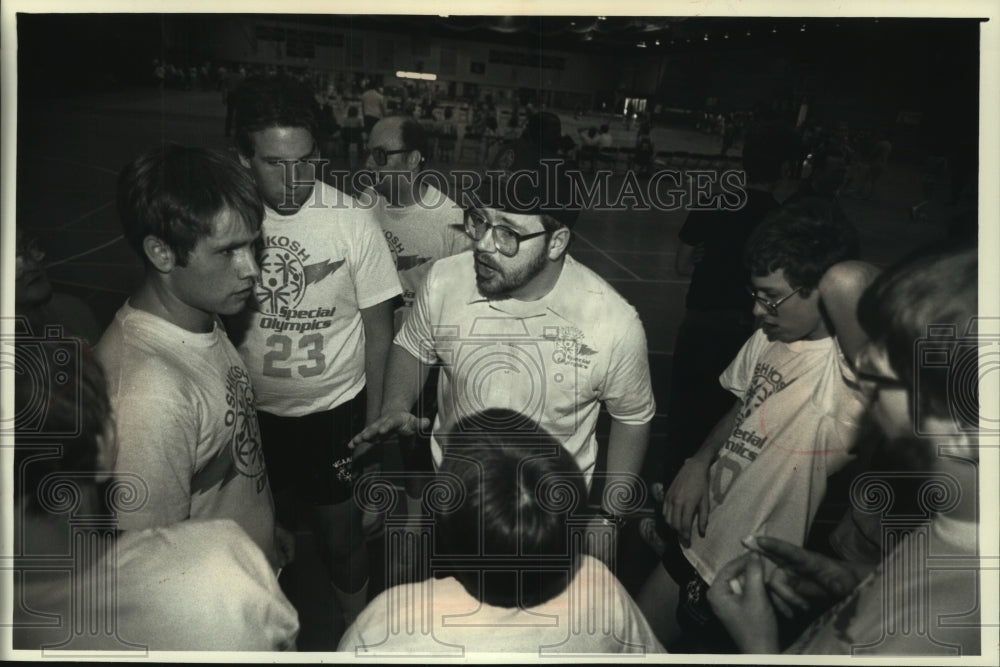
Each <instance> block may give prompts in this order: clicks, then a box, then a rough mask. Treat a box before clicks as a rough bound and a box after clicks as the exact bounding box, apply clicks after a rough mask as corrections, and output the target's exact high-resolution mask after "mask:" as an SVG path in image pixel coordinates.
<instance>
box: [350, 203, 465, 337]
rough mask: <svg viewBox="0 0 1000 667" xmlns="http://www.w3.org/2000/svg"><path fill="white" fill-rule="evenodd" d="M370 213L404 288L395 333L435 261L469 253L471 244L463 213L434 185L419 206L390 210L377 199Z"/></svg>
mask: <svg viewBox="0 0 1000 667" xmlns="http://www.w3.org/2000/svg"><path fill="white" fill-rule="evenodd" d="M370 196H372V197H374V196H376V195H374V194H372V195H370ZM373 211H374V214H375V218H376V219H377V220H378V222H379V225H381V227H382V231H383V233H384V234H385V240H386V242H387V243H388V244H389V251H390V252H391V253H392V257H393V259H394V260H395V262H396V274H397V275H398V276H399V283H400V285H402V288H403V306H402V307H401V308H399V309H398V310H397V311H396V327H395V331H397V332H398V331H399V328H400V327H401V326H402V324H403V321H404V320H405V319H406V316H407V315H408V314H409V310H410V308H411V307H412V306H413V300H414V299H415V298H416V295H417V290H418V289H420V286H421V285H423V283H424V279H425V278H426V277H427V273H428V272H429V271H430V270H431V266H433V264H434V261H435V260H438V259H441V258H442V257H448V256H450V255H456V254H458V253H460V252H463V251H464V250H468V249H469V248H470V247H471V245H472V240H471V239H470V238H469V236H468V235H467V234H466V233H465V232H464V231H463V221H464V218H463V216H464V214H463V211H462V209H461V208H459V206H458V204H456V203H455V202H454V201H452V200H451V198H450V197H448V195H446V194H444V193H443V192H441V191H440V190H438V189H437V188H435V187H434V186H433V185H429V184H428V185H427V188H426V190H425V191H424V194H423V196H422V199H421V202H420V203H417V204H411V205H410V206H399V207H393V206H389V204H388V203H387V202H386V199H385V198H384V197H378V200H377V202H376V205H375V208H374V209H373Z"/></svg>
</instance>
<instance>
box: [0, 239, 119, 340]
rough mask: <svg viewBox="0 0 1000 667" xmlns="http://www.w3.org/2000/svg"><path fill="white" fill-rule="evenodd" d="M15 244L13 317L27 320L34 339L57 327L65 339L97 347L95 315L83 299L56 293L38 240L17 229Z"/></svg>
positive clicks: (97, 328) (98, 329) (98, 330)
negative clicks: (76, 339) (49, 328)
mask: <svg viewBox="0 0 1000 667" xmlns="http://www.w3.org/2000/svg"><path fill="white" fill-rule="evenodd" d="M15 244H16V247H15V262H16V264H15V265H14V314H15V315H17V316H18V317H23V318H25V319H26V320H27V322H28V326H29V329H30V333H31V334H32V335H35V336H45V335H46V329H47V328H48V327H50V326H53V325H57V326H60V327H62V335H63V336H70V337H73V338H78V339H80V340H82V341H84V342H86V343H89V344H91V345H93V344H96V343H97V340H98V339H99V338H100V337H101V330H100V328H99V327H98V325H97V320H96V318H95V317H94V313H93V311H91V309H90V306H88V305H87V304H86V302H85V301H83V300H82V299H80V298H78V297H75V296H73V295H71V294H65V293H63V292H56V291H55V290H54V289H53V287H52V283H51V282H50V281H49V277H48V274H47V273H46V271H45V265H44V264H42V262H43V261H44V259H45V251H44V250H43V249H42V246H41V244H40V243H39V242H38V239H37V237H35V236H34V235H33V234H31V233H30V232H27V231H22V230H20V229H18V230H17V231H16V232H15Z"/></svg>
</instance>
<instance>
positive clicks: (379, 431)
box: [350, 345, 430, 457]
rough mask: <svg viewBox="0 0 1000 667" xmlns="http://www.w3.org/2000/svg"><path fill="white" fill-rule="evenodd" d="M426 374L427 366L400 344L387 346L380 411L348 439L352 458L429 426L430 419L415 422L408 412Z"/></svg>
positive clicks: (415, 418) (428, 370)
mask: <svg viewBox="0 0 1000 667" xmlns="http://www.w3.org/2000/svg"><path fill="white" fill-rule="evenodd" d="M429 372H430V369H429V368H428V366H427V364H425V363H424V362H422V361H421V360H420V359H418V358H416V357H415V356H413V355H412V354H410V353H409V352H408V351H407V350H405V349H404V348H402V347H400V346H399V345H390V350H389V361H388V363H387V364H386V373H385V377H386V378H388V381H387V382H386V384H385V391H384V395H383V397H382V401H381V412H380V414H379V416H378V418H377V419H375V420H374V421H372V422H371V423H370V424H369V425H368V426H367V427H366V428H365V430H363V431H362V432H361V433H358V434H357V435H356V436H354V438H353V439H352V440H351V445H350V446H351V447H352V448H353V449H354V456H356V457H357V456H361V455H362V454H364V453H365V452H366V451H368V450H369V449H371V447H372V446H373V445H375V444H377V443H379V442H381V441H382V440H384V439H385V438H387V437H389V436H392V435H396V434H397V433H398V434H402V435H412V434H413V433H416V431H417V429H418V428H428V427H429V426H430V420H429V419H426V418H424V419H418V418H417V417H416V416H414V415H413V414H412V413H411V412H410V410H411V409H412V408H413V404H414V403H415V402H416V401H417V397H418V396H419V395H420V390H421V388H422V387H423V386H424V383H425V382H426V381H427V375H428V373H429Z"/></svg>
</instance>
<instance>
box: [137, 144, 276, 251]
mask: <svg viewBox="0 0 1000 667" xmlns="http://www.w3.org/2000/svg"><path fill="white" fill-rule="evenodd" d="M227 209H228V210H231V211H233V212H234V213H236V214H237V215H238V216H239V217H240V218H241V219H242V220H243V221H244V222H245V223H246V225H247V226H248V227H250V228H251V229H253V230H257V229H258V228H259V227H260V224H261V221H262V220H263V219H264V204H263V203H262V202H261V200H260V197H259V196H258V194H257V187H256V186H255V185H254V182H253V178H252V177H251V176H250V174H249V172H248V171H247V170H246V169H244V168H243V167H241V166H240V165H239V163H237V162H236V161H235V160H233V159H232V158H230V157H229V156H227V155H225V154H223V153H220V152H218V151H212V150H209V149H206V148H190V147H186V146H179V145H177V144H167V145H166V146H163V147H160V148H155V149H153V150H150V151H147V152H145V153H143V154H142V155H140V156H139V157H137V158H136V159H134V160H133V161H132V162H130V163H129V164H127V165H126V166H125V167H124V168H123V169H122V170H121V173H119V175H118V215H119V217H120V218H121V223H122V230H123V232H124V235H125V238H126V240H127V241H128V242H129V245H131V246H132V248H133V249H134V250H135V251H136V252H137V253H139V256H140V257H141V258H142V259H143V262H146V263H148V262H149V258H148V257H146V253H145V251H144V250H143V247H142V243H143V240H144V239H145V238H146V237H147V236H155V237H157V238H160V239H162V240H163V241H164V242H165V243H166V244H167V245H168V246H169V247H170V249H171V250H173V252H174V255H175V256H176V259H177V263H178V264H179V265H180V266H184V265H185V264H187V260H188V253H190V252H191V249H192V248H194V246H195V244H196V243H197V242H198V239H199V238H201V237H204V236H210V235H211V234H212V231H213V230H212V221H213V220H214V219H215V218H216V217H217V216H218V215H219V214H220V213H222V212H223V211H225V210H227Z"/></svg>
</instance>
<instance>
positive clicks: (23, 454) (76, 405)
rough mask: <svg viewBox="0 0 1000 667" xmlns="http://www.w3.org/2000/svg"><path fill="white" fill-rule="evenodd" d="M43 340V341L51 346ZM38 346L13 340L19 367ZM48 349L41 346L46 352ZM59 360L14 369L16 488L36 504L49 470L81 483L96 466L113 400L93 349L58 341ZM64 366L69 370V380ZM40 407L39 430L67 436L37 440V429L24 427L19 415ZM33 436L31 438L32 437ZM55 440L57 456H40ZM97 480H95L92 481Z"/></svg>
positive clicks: (19, 494) (20, 495)
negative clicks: (26, 369) (28, 368)
mask: <svg viewBox="0 0 1000 667" xmlns="http://www.w3.org/2000/svg"><path fill="white" fill-rule="evenodd" d="M51 344H53V343H52V341H44V342H43V343H42V345H51ZM36 351H37V349H36V345H35V344H34V343H32V342H29V341H16V342H15V344H14V354H15V356H17V357H22V363H19V364H18V365H19V366H22V367H26V366H28V365H29V358H31V357H34V356H37V355H36ZM50 351H51V350H45V352H50ZM58 354H59V355H60V357H59V358H60V359H63V360H65V363H63V362H62V361H61V362H60V363H59V364H54V363H51V362H49V363H45V361H44V360H43V363H41V364H37V365H34V366H33V367H34V368H35V369H36V370H37V371H38V372H34V373H17V374H15V377H14V414H15V422H14V423H15V446H14V460H15V466H14V493H15V498H23V499H24V501H25V503H26V506H28V507H35V508H38V507H40V503H39V496H38V493H39V489H40V486H41V484H42V481H43V480H44V479H45V478H46V477H47V476H49V475H51V474H53V473H73V474H74V480H73V481H79V482H82V483H84V484H86V483H87V481H88V480H87V479H86V477H84V478H82V479H81V477H80V473H83V474H85V475H95V474H96V473H97V472H98V471H97V452H98V442H97V441H98V438H100V437H101V436H102V435H103V434H104V432H105V428H106V426H107V424H108V420H109V419H111V402H110V400H109V399H108V390H107V383H106V380H105V377H104V372H103V370H102V369H101V366H100V364H98V363H97V359H96V358H95V356H94V352H93V350H92V349H91V348H90V347H89V346H88V345H86V344H85V343H82V342H74V343H73V344H69V343H67V344H64V345H59V351H58ZM66 369H71V372H70V375H69V377H68V379H67V375H66ZM39 410H41V411H43V412H44V417H43V419H44V421H43V423H44V427H43V428H42V429H41V431H42V432H47V433H52V434H56V433H61V434H68V435H60V436H55V435H53V436H49V437H45V438H42V439H39V438H38V437H37V436H39V435H41V433H40V432H39V429H37V428H26V427H25V425H24V423H23V422H22V423H18V419H17V417H23V416H24V415H37V414H38V411H39ZM33 436H34V437H33ZM53 444H57V445H59V446H60V447H61V451H59V453H58V455H53V456H39V454H41V453H43V451H42V450H43V449H44V451H45V452H46V453H47V452H48V451H50V449H51V447H52V445H53ZM92 481H96V480H92Z"/></svg>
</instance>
